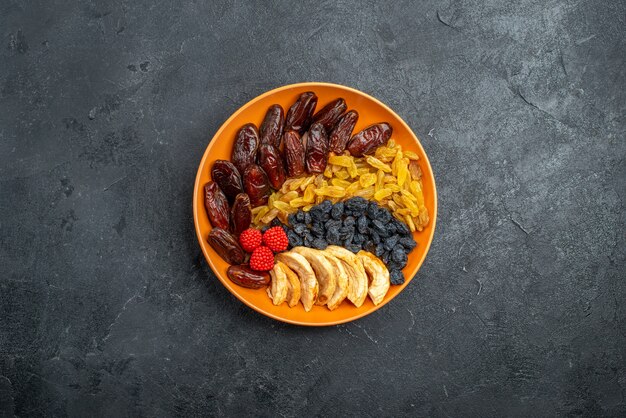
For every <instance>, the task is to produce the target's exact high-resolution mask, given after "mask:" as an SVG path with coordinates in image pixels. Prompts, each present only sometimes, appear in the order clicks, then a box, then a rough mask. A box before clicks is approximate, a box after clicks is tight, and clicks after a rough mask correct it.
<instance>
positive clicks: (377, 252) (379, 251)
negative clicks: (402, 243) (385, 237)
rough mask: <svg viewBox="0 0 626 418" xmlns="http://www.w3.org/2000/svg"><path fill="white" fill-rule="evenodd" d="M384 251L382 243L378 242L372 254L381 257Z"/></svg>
mask: <svg viewBox="0 0 626 418" xmlns="http://www.w3.org/2000/svg"><path fill="white" fill-rule="evenodd" d="M384 253H385V247H384V246H383V245H382V244H378V245H377V246H376V249H375V250H374V255H375V256H376V257H382V255H383V254H384Z"/></svg>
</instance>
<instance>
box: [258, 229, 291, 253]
mask: <svg viewBox="0 0 626 418" xmlns="http://www.w3.org/2000/svg"><path fill="white" fill-rule="evenodd" d="M263 244H265V245H267V246H268V247H270V249H271V250H272V251H274V252H275V253H277V252H279V251H285V250H286V249H287V246H288V245H289V238H287V234H285V230H284V229H283V228H281V227H280V226H274V227H272V228H270V229H268V230H267V231H265V234H263Z"/></svg>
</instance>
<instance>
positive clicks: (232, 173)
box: [211, 160, 243, 202]
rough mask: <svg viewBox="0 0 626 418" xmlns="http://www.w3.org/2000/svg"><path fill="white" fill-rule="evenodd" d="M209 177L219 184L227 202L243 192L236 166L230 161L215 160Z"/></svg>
mask: <svg viewBox="0 0 626 418" xmlns="http://www.w3.org/2000/svg"><path fill="white" fill-rule="evenodd" d="M211 178H212V179H213V181H214V182H216V183H217V185H218V186H220V189H222V191H223V192H224V194H225V195H226V197H227V198H228V201H229V202H232V201H233V200H234V199H235V196H237V195H238V194H239V193H243V183H242V182H241V175H240V174H239V170H237V167H235V165H234V164H233V163H231V162H230V161H226V160H216V161H215V162H214V163H213V167H212V168H211Z"/></svg>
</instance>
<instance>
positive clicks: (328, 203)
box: [317, 200, 333, 213]
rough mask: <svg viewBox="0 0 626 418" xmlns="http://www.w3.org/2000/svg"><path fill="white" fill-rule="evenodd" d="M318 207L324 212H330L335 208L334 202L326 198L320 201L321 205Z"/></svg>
mask: <svg viewBox="0 0 626 418" xmlns="http://www.w3.org/2000/svg"><path fill="white" fill-rule="evenodd" d="M317 207H318V208H319V209H320V210H321V211H322V212H323V213H330V211H331V210H332V209H333V204H332V202H331V201H330V200H324V201H323V202H322V203H320V204H319V205H317Z"/></svg>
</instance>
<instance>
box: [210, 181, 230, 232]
mask: <svg viewBox="0 0 626 418" xmlns="http://www.w3.org/2000/svg"><path fill="white" fill-rule="evenodd" d="M204 207H205V209H206V213H207V215H208V216H209V221H210V222H211V225H213V227H214V228H222V229H228V226H229V225H228V221H229V212H230V208H229V207H228V200H226V195H225V194H224V192H222V189H220V187H219V186H218V185H217V183H215V182H214V181H210V182H208V183H207V184H205V185H204Z"/></svg>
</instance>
